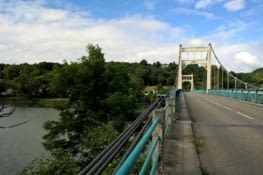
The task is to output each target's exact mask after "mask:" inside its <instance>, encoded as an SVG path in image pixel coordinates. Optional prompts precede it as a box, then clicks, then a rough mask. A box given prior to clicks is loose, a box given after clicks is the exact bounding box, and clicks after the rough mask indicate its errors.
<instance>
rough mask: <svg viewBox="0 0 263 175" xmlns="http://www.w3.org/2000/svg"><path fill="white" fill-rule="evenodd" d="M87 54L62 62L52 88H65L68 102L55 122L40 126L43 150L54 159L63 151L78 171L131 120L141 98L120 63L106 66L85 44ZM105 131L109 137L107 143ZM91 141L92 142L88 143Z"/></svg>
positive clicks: (94, 48)
mask: <svg viewBox="0 0 263 175" xmlns="http://www.w3.org/2000/svg"><path fill="white" fill-rule="evenodd" d="M87 51H88V56H83V57H81V59H80V62H79V63H71V64H67V63H65V64H64V65H63V67H62V68H61V69H60V70H59V72H58V74H57V75H56V80H55V82H54V85H55V86H56V87H57V89H61V88H62V87H63V88H64V89H65V90H64V93H65V92H66V93H67V94H66V95H67V96H68V97H69V103H68V106H67V107H66V108H64V109H62V111H61V113H60V118H59V121H48V122H46V123H45V125H44V128H45V129H46V130H48V134H46V135H45V136H44V139H45V142H44V146H45V148H46V149H47V150H49V151H50V152H51V154H52V155H53V156H55V157H56V155H57V153H58V152H61V150H63V152H66V153H67V154H69V155H70V157H72V159H74V160H76V162H77V164H78V167H79V168H80V167H82V166H83V165H85V164H86V163H88V162H89V161H91V160H92V158H93V157H94V155H96V154H97V153H99V151H101V150H102V149H103V148H104V147H105V146H106V145H108V144H109V143H110V142H111V140H112V139H113V138H114V137H115V136H116V135H117V133H118V131H121V130H122V129H123V127H124V126H125V123H126V122H127V121H129V120H133V119H134V116H135V111H136V106H137V105H136V102H138V99H139V98H140V95H141V89H140V88H141V86H140V85H139V83H138V81H137V80H136V79H135V78H134V77H132V78H131V76H130V75H129V73H128V72H127V70H126V68H127V67H126V66H125V65H124V64H121V63H108V64H106V63H105V60H104V55H103V53H102V52H101V49H100V48H99V47H98V46H93V45H88V46H87ZM138 97H139V98H138ZM95 132H96V133H95ZM100 132H101V133H102V134H99V133H100ZM105 132H106V133H107V134H109V135H108V136H107V138H108V139H107V140H105V136H106V135H105V134H106V133H105ZM103 133H104V134H103ZM92 139H93V141H94V143H89V141H90V140H92ZM94 145H95V146H94ZM95 147H96V149H94V148H95Z"/></svg>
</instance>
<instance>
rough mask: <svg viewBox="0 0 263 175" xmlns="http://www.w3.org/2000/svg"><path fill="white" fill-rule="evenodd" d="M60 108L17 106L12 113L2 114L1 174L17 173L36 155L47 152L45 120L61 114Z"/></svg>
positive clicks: (0, 120) (0, 119)
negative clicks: (44, 138) (44, 143)
mask: <svg viewBox="0 0 263 175" xmlns="http://www.w3.org/2000/svg"><path fill="white" fill-rule="evenodd" d="M58 115H59V111H57V110H55V109H53V108H28V107H17V108H16V110H15V113H13V114H12V115H11V116H10V117H7V118H0V126H10V125H14V124H17V123H20V122H24V121H27V122H26V123H24V124H22V125H19V126H16V127H12V128H6V129H2V128H0V175H14V174H16V173H17V172H18V171H20V170H22V169H23V167H25V166H26V165H27V164H28V163H29V162H30V161H32V160H33V159H35V158H36V157H39V156H42V155H47V153H46V152H45V149H44V147H43V146H42V142H43V139H42V136H43V135H44V134H45V133H46V131H45V130H44V129H43V127H42V126H43V123H44V122H45V121H47V120H55V119H57V118H58Z"/></svg>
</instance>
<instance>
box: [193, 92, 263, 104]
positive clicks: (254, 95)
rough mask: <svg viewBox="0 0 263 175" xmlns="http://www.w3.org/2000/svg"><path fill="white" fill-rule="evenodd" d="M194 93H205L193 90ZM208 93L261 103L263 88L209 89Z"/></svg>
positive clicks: (262, 101) (262, 100)
mask: <svg viewBox="0 0 263 175" xmlns="http://www.w3.org/2000/svg"><path fill="white" fill-rule="evenodd" d="M194 92H196V93H201V94H206V93H207V91H206V90H195V91H194ZM208 94H211V95H216V96H223V97H228V98H232V99H237V100H243V101H248V102H252V103H258V104H263V90H233V89H230V90H222V89H211V90H208Z"/></svg>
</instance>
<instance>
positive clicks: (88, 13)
mask: <svg viewBox="0 0 263 175" xmlns="http://www.w3.org/2000/svg"><path fill="white" fill-rule="evenodd" d="M262 9H263V1H262V0H35V1H33V0H0V63H8V64H20V63H25V62H27V63H38V62H42V61H50V62H60V63H62V62H63V61H64V60H66V61H68V62H72V61H73V62H74V61H77V60H78V58H80V57H81V56H83V55H87V52H86V45H88V44H94V45H96V44H98V45H99V47H100V48H102V52H103V53H104V54H105V59H106V61H124V62H140V61H141V60H142V59H146V60H147V61H148V62H149V63H153V62H156V61H159V62H161V63H170V62H176V63H177V62H178V52H179V44H182V45H183V47H194V46H207V45H208V43H211V44H212V47H213V49H214V51H215V53H216V55H217V57H218V58H219V60H220V62H221V63H222V64H223V65H224V67H226V68H227V69H228V70H229V71H230V70H231V71H235V72H250V71H252V70H254V69H256V68H259V67H263V22H262V18H263V10H262Z"/></svg>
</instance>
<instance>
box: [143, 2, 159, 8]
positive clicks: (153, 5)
mask: <svg viewBox="0 0 263 175" xmlns="http://www.w3.org/2000/svg"><path fill="white" fill-rule="evenodd" d="M155 4H156V0H144V5H145V6H146V8H147V9H149V10H153V9H154V7H155Z"/></svg>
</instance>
